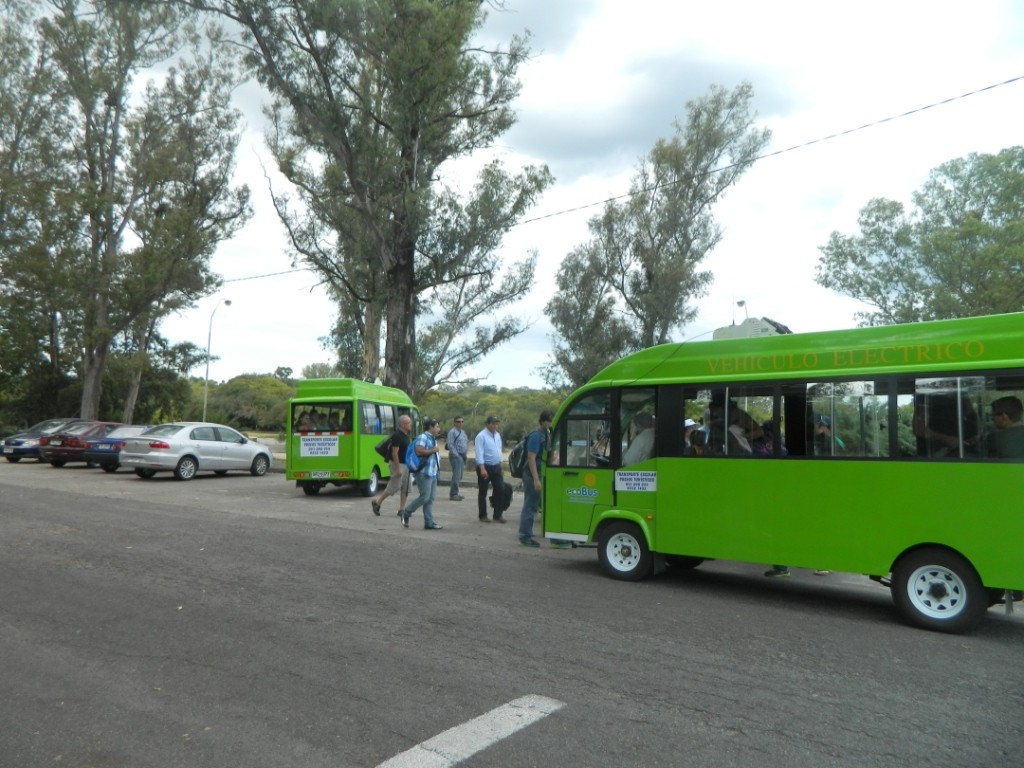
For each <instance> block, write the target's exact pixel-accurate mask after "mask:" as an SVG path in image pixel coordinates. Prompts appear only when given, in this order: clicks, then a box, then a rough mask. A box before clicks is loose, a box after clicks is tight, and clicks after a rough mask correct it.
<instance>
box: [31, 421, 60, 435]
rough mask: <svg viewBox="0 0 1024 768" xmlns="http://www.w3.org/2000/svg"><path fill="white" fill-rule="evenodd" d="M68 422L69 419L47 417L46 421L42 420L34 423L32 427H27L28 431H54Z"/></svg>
mask: <svg viewBox="0 0 1024 768" xmlns="http://www.w3.org/2000/svg"><path fill="white" fill-rule="evenodd" d="M67 423H68V419H47V420H46V421H40V422H39V423H38V424H33V425H32V426H31V427H29V428H28V429H26V430H25V431H26V432H42V433H43V434H45V433H47V432H53V431H54V430H55V429H60V428H61V427H63V426H64V425H65V424H67Z"/></svg>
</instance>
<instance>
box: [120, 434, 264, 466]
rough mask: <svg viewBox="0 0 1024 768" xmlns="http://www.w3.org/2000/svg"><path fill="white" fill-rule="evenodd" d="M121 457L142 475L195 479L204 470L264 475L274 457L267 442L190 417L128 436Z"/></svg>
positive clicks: (121, 459) (124, 462)
mask: <svg viewBox="0 0 1024 768" xmlns="http://www.w3.org/2000/svg"><path fill="white" fill-rule="evenodd" d="M119 461H120V464H121V466H122V467H127V468H128V469H134V470H135V474H136V475H138V476H139V477H142V478H150V477H152V476H153V475H155V474H156V473H157V472H173V473H174V476H175V477H176V478H177V479H178V480H191V479H192V478H193V477H195V475H196V472H201V471H204V470H205V471H209V472H213V473H215V474H218V475H223V474H226V473H227V472H228V471H230V470H232V469H237V470H243V471H248V472H251V473H252V474H253V475H255V476H257V477H262V476H263V475H265V474H267V470H269V469H270V466H271V464H272V463H273V461H274V458H273V455H272V454H271V453H270V449H269V448H267V446H265V445H260V444H259V443H254V442H252V441H251V440H249V438H247V437H246V436H245V435H243V434H242V433H240V432H237V431H236V430H234V429H232V428H231V427H225V426H224V425H223V424H209V423H207V422H197V421H190V422H176V423H174V424H160V425H159V426H156V427H150V428H149V429H147V430H146V431H145V432H143V433H142V434H141V435H137V436H135V437H129V438H126V439H125V441H124V448H123V449H122V450H121V454H120V457H119Z"/></svg>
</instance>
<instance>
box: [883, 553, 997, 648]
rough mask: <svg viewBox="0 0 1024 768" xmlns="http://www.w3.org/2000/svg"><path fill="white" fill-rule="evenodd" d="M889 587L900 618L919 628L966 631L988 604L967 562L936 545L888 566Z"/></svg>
mask: <svg viewBox="0 0 1024 768" xmlns="http://www.w3.org/2000/svg"><path fill="white" fill-rule="evenodd" d="M891 588H892V599H893V602H894V603H895V604H896V607H897V608H898V609H899V611H900V613H901V614H902V616H903V618H904V619H906V620H907V621H908V622H909V623H910V624H912V625H913V626H915V627H921V628H922V629H931V630H935V631H938V632H951V633H960V632H966V631H967V630H969V629H971V628H972V627H973V626H975V625H976V624H977V623H978V622H979V621H980V620H981V617H982V616H984V615H985V611H987V610H988V607H989V594H988V591H987V590H986V589H985V588H984V587H983V586H982V584H981V579H980V578H978V574H977V573H976V572H975V570H974V568H973V567H972V566H971V564H970V563H969V562H968V561H967V560H966V559H965V558H964V557H962V556H961V555H959V554H957V553H956V552H951V551H949V550H946V549H939V548H937V547H929V548H927V549H919V550H915V551H913V552H910V553H909V554H907V555H904V556H903V557H901V558H900V560H899V561H898V562H897V563H896V565H895V567H894V568H893V569H892V585H891Z"/></svg>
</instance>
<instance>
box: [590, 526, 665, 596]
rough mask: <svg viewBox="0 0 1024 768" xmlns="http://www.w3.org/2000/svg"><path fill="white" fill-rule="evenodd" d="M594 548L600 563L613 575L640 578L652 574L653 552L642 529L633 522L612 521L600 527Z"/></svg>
mask: <svg viewBox="0 0 1024 768" xmlns="http://www.w3.org/2000/svg"><path fill="white" fill-rule="evenodd" d="M597 552H598V557H599V558H600V560H601V565H602V566H604V569H605V571H606V572H607V573H608V575H609V576H611V577H612V578H614V579H620V580H622V581H640V580H641V579H646V578H647V577H648V576H650V575H651V570H652V568H653V566H654V556H653V555H652V554H651V550H650V549H649V548H648V547H647V539H645V538H644V534H643V531H641V530H640V529H639V528H638V527H637V526H636V525H634V524H633V523H626V522H618V523H612V524H611V525H609V526H608V527H607V528H605V529H604V530H603V531H601V538H600V544H599V546H598V550H597Z"/></svg>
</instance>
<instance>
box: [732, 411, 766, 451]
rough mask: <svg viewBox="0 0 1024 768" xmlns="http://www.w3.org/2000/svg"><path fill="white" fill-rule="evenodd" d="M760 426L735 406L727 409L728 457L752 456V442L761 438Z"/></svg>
mask: <svg viewBox="0 0 1024 768" xmlns="http://www.w3.org/2000/svg"><path fill="white" fill-rule="evenodd" d="M762 434H763V433H762V431H761V425H760V424H758V423H757V422H756V421H754V418H753V417H752V416H751V415H750V414H749V413H747V412H746V411H744V410H743V409H742V408H740V407H739V406H737V405H734V404H730V407H729V430H728V441H729V442H728V446H727V451H726V453H727V454H728V455H729V456H752V455H753V453H754V448H753V445H752V443H753V441H754V440H757V439H758V438H760V437H761V436H762Z"/></svg>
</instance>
